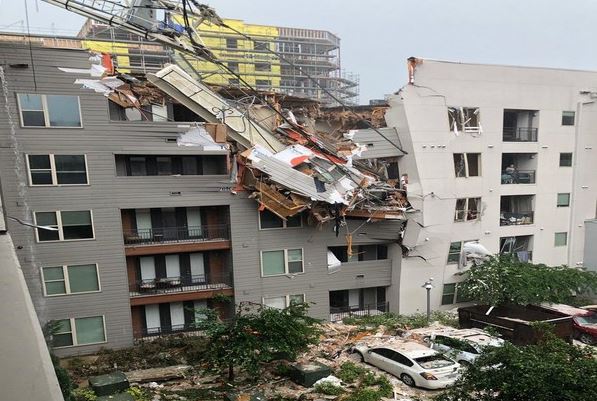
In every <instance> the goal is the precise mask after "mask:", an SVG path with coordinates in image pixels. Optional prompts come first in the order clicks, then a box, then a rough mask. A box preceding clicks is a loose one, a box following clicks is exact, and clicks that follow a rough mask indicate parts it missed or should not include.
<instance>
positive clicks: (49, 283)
mask: <svg viewBox="0 0 597 401" xmlns="http://www.w3.org/2000/svg"><path fill="white" fill-rule="evenodd" d="M41 272H42V279H43V283H44V294H45V296H54V295H66V294H77V293H84V292H97V291H99V290H100V285H99V276H98V271H97V265H95V264H91V265H71V266H56V267H43V268H42V269H41Z"/></svg>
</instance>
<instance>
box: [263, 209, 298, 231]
mask: <svg viewBox="0 0 597 401" xmlns="http://www.w3.org/2000/svg"><path fill="white" fill-rule="evenodd" d="M302 226H303V223H302V220H301V215H300V213H299V214H295V215H294V216H290V217H288V218H287V219H286V220H284V219H282V218H280V217H278V216H276V215H275V214H274V213H272V212H270V211H269V210H267V209H266V210H263V211H261V212H259V229H260V230H271V229H273V228H295V227H302Z"/></svg>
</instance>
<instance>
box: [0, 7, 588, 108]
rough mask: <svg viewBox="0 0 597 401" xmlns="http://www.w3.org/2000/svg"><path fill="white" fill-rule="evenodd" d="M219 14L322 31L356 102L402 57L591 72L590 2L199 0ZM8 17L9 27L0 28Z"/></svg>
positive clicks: (401, 72) (390, 81)
mask: <svg viewBox="0 0 597 401" xmlns="http://www.w3.org/2000/svg"><path fill="white" fill-rule="evenodd" d="M24 1H25V0H0V9H1V10H2V13H1V14H0V30H11V28H17V29H19V28H20V24H19V21H22V20H25V11H24V10H25V9H24ZM27 1H28V4H29V20H30V26H31V30H32V31H37V32H39V31H40V30H44V31H45V32H46V33H47V32H50V31H51V30H52V29H53V30H54V31H55V32H56V33H59V34H60V33H65V32H67V31H68V32H70V33H74V32H76V30H78V28H79V27H80V26H81V24H82V23H83V21H84V19H83V18H82V17H78V16H77V15H75V14H72V13H70V12H67V11H64V10H61V9H58V8H56V7H54V6H50V5H48V4H46V3H44V2H43V1H41V0H27ZM204 2H206V3H208V4H210V5H211V6H213V7H215V8H216V10H217V11H218V13H219V14H220V16H222V17H225V18H237V19H243V20H245V21H246V22H251V23H257V24H269V25H281V26H292V27H304V28H313V29H325V30H328V31H331V32H333V33H334V34H337V35H338V36H340V38H341V39H342V65H343V67H344V68H345V69H346V70H348V71H352V72H356V73H358V74H359V75H360V82H361V99H360V100H361V103H363V104H365V103H367V102H368V100H369V99H371V98H380V97H382V96H383V95H384V94H386V93H391V92H394V91H396V90H397V89H398V88H400V87H401V86H402V85H403V84H404V83H405V82H406V65H405V62H406V58H407V57H409V56H418V57H423V58H435V59H445V60H453V61H462V62H478V63H495V64H513V65H528V66H544V67H561V68H573V69H589V70H597V51H596V47H597V40H596V38H597V24H595V16H596V15H597V1H595V0H569V1H562V0H410V1H405V0H300V1H292V2H291V1H281V0H227V1H226V0H204ZM9 24H15V25H13V26H12V27H11V28H6V26H7V25H9Z"/></svg>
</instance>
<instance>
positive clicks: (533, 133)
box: [503, 127, 539, 142]
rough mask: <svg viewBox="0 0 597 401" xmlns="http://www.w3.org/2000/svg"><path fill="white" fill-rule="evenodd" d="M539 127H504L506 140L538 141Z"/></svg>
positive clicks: (504, 139)
mask: <svg viewBox="0 0 597 401" xmlns="http://www.w3.org/2000/svg"><path fill="white" fill-rule="evenodd" d="M538 131H539V130H538V128H533V127H504V132H503V135H504V136H503V141H504V142H537V134H538Z"/></svg>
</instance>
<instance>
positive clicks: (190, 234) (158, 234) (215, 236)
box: [123, 224, 230, 245]
mask: <svg viewBox="0 0 597 401" xmlns="http://www.w3.org/2000/svg"><path fill="white" fill-rule="evenodd" d="M123 234H124V243H125V245H153V244H166V243H176V242H201V241H218V240H220V241H225V240H228V239H229V238H230V228H229V225H228V224H219V225H205V226H197V227H160V228H142V229H135V230H124V232H123Z"/></svg>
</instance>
